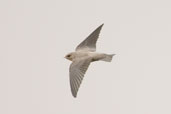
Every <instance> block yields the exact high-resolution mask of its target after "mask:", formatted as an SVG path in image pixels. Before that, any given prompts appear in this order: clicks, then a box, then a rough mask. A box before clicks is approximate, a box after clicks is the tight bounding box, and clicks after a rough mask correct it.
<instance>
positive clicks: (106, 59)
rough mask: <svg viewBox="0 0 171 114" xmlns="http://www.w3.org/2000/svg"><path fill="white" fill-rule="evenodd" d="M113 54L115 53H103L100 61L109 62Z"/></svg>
mask: <svg viewBox="0 0 171 114" xmlns="http://www.w3.org/2000/svg"><path fill="white" fill-rule="evenodd" d="M114 55H115V54H105V57H104V58H103V59H102V61H106V62H111V61H112V58H113V56H114Z"/></svg>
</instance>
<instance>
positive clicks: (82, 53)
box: [68, 51, 114, 62]
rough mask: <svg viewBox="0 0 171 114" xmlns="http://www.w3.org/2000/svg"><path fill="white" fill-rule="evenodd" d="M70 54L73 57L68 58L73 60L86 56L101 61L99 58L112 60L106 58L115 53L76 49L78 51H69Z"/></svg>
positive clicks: (92, 60)
mask: <svg viewBox="0 0 171 114" xmlns="http://www.w3.org/2000/svg"><path fill="white" fill-rule="evenodd" d="M69 55H71V57H70V59H69V58H68V60H70V61H72V62H73V61H75V60H78V59H84V58H90V59H91V62H94V61H99V60H102V61H106V62H110V60H106V59H105V58H107V57H109V56H113V55H114V54H111V55H108V54H104V53H97V52H88V51H76V52H71V53H69Z"/></svg>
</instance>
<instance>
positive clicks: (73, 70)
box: [65, 24, 114, 97]
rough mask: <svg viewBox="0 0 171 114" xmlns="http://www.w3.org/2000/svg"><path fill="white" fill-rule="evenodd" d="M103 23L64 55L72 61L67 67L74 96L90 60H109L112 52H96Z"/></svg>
mask: <svg viewBox="0 0 171 114" xmlns="http://www.w3.org/2000/svg"><path fill="white" fill-rule="evenodd" d="M102 26H103V24H102V25H100V26H99V27H98V28H97V29H96V30H95V31H93V32H92V33H91V34H90V35H89V36H88V37H87V38H86V39H85V40H84V41H83V42H81V43H80V44H79V45H78V46H77V48H76V51H75V52H72V53H69V54H67V55H66V56H65V58H66V59H68V60H70V61H72V64H71V65H70V68H69V74H70V86H71V92H72V95H73V96H74V97H76V96H77V92H78V89H79V87H80V84H81V82H82V80H83V77H84V74H85V72H86V71H87V69H88V66H89V65H90V63H91V62H94V61H98V60H102V61H106V62H110V61H111V60H112V57H113V55H114V54H111V55H108V54H104V53H96V52H95V51H96V42H97V39H98V37H99V33H100V30H101V28H102Z"/></svg>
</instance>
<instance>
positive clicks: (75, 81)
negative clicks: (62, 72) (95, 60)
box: [69, 58, 91, 97]
mask: <svg viewBox="0 0 171 114" xmlns="http://www.w3.org/2000/svg"><path fill="white" fill-rule="evenodd" d="M90 63H91V58H84V59H78V60H75V61H74V62H73V63H72V64H71V65H70V69H69V71H70V86H71V92H72V95H73V96H74V97H76V96H77V92H78V89H79V87H80V84H81V82H82V80H83V77H84V74H85V72H86V71H87V69H88V66H89V65H90Z"/></svg>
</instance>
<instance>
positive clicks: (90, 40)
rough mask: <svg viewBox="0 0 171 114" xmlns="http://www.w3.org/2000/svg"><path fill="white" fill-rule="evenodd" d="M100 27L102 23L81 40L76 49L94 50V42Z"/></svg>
mask: <svg viewBox="0 0 171 114" xmlns="http://www.w3.org/2000/svg"><path fill="white" fill-rule="evenodd" d="M102 27H103V24H102V25H100V26H99V27H98V28H97V29H96V30H94V31H93V32H92V33H91V34H90V35H89V36H88V37H87V38H86V39H85V40H84V41H83V42H81V43H80V44H79V45H78V46H77V47H76V51H80V50H81V51H82V50H84V51H96V42H97V39H98V37H99V33H100V30H101V28H102Z"/></svg>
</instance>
